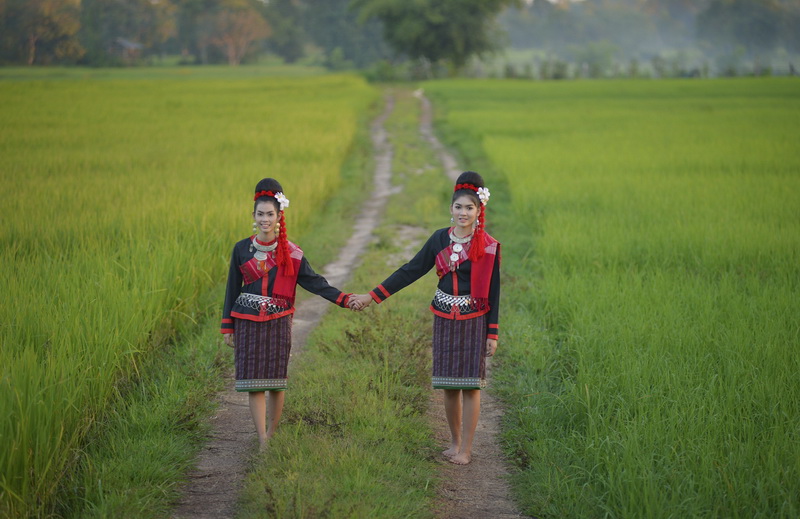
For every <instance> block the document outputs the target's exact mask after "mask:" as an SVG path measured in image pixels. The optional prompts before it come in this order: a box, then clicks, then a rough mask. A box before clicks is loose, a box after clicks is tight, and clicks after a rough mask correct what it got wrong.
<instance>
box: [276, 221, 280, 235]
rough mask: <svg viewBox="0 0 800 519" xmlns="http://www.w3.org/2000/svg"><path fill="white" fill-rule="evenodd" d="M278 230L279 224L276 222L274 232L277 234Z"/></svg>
mask: <svg viewBox="0 0 800 519" xmlns="http://www.w3.org/2000/svg"><path fill="white" fill-rule="evenodd" d="M280 230H281V224H279V223H276V224H275V234H278V233H279V232H280Z"/></svg>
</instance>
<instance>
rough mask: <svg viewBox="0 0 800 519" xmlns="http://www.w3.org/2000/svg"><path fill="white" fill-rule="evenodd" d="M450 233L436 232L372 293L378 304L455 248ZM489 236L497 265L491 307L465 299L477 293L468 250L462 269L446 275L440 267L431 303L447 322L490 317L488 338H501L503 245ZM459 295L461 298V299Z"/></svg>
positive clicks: (488, 319)
mask: <svg viewBox="0 0 800 519" xmlns="http://www.w3.org/2000/svg"><path fill="white" fill-rule="evenodd" d="M449 234H450V229H449V228H444V229H439V230H438V231H435V232H434V233H433V234H432V235H431V237H430V238H428V241H427V242H426V243H425V245H424V246H423V247H422V249H420V251H419V252H417V254H416V256H414V257H413V258H412V259H411V261H409V262H408V263H406V264H405V265H403V266H402V267H400V268H399V269H397V270H396V271H395V272H394V273H393V274H392V275H391V276H389V277H388V278H386V280H385V281H384V282H383V283H381V284H380V285H378V286H377V287H375V288H374V289H373V290H372V291H371V292H370V293H369V294H370V296H372V299H373V300H374V301H375V302H376V303H381V302H382V301H385V300H386V299H387V298H388V297H389V296H391V295H392V294H395V293H397V292H399V291H400V290H402V289H403V288H405V287H407V286H408V285H410V284H411V283H413V282H414V281H416V280H418V279H419V278H421V277H422V276H424V275H425V274H427V273H428V271H429V270H431V268H433V266H434V265H436V264H437V263H436V261H437V256H439V255H440V253H441V252H442V251H444V250H445V249H447V248H448V247H449V246H450V245H451V243H450V235H449ZM486 237H487V239H488V240H487V241H488V242H489V243H490V245H489V246H487V247H486V250H487V252H489V253H491V254H492V255H493V257H494V266H493V267H492V269H491V281H490V284H489V294H488V307H486V306H483V305H475V304H474V300H473V301H472V303H470V301H469V300H470V298H469V297H467V298H464V297H463V296H472V297H475V294H472V291H471V290H470V289H471V282H472V269H473V265H472V262H471V261H469V260H468V259H465V258H466V250H465V251H464V252H463V253H462V257H461V259H460V260H459V261H460V262H459V264H458V268H456V269H454V270H452V271H449V272H444V273H440V272H438V268H437V273H438V274H439V275H440V278H439V283H438V285H437V288H438V291H437V294H436V296H435V297H434V299H433V301H432V302H431V306H430V309H431V311H432V312H433V313H434V314H436V315H438V316H440V317H444V318H446V319H473V318H475V317H478V316H481V315H484V314H486V323H487V326H486V338H487V339H497V336H498V332H499V324H498V319H499V310H500V244H499V243H498V242H497V241H496V240H494V239H493V238H491V237H490V236H488V235H486ZM439 291H441V292H443V293H444V294H442V293H441V292H439ZM448 296H449V297H448ZM458 296H461V297H460V298H459V297H458ZM482 306H483V307H482Z"/></svg>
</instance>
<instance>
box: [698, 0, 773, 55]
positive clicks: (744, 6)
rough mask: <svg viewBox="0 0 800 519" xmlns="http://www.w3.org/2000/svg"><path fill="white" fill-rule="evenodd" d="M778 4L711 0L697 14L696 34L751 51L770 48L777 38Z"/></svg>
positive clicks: (760, 0) (767, 0)
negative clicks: (705, 7) (706, 6)
mask: <svg viewBox="0 0 800 519" xmlns="http://www.w3.org/2000/svg"><path fill="white" fill-rule="evenodd" d="M781 14H782V13H781V6H780V5H779V4H778V3H777V2H776V1H775V0H714V1H712V2H711V4H710V5H709V6H708V8H707V9H706V10H705V11H703V12H702V13H700V15H699V16H698V18H697V30H698V34H699V36H700V38H702V39H704V40H706V41H707V42H709V43H711V44H713V45H715V46H718V47H722V48H727V49H733V48H735V47H736V46H742V47H744V48H745V49H746V50H747V51H748V52H749V53H750V54H751V55H755V54H758V53H761V52H765V51H770V50H772V49H773V48H774V47H775V45H776V43H777V41H778V38H779V35H780V28H781Z"/></svg>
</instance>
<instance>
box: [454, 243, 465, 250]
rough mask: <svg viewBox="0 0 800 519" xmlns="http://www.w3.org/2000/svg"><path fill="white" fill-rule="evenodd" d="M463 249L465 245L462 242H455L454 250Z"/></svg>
mask: <svg viewBox="0 0 800 519" xmlns="http://www.w3.org/2000/svg"><path fill="white" fill-rule="evenodd" d="M462 250H464V246H463V245H461V244H460V243H454V244H453V251H454V252H461V251H462Z"/></svg>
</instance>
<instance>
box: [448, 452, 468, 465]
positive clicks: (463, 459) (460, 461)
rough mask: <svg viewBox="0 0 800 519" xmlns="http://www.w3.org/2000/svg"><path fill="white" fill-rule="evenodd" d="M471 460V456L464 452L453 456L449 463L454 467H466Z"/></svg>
mask: <svg viewBox="0 0 800 519" xmlns="http://www.w3.org/2000/svg"><path fill="white" fill-rule="evenodd" d="M471 460H472V456H470V455H469V454H467V453H465V452H459V453H458V454H456V455H455V456H453V457H451V458H450V463H455V464H456V465H466V464H467V463H469V462H470V461H471Z"/></svg>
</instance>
